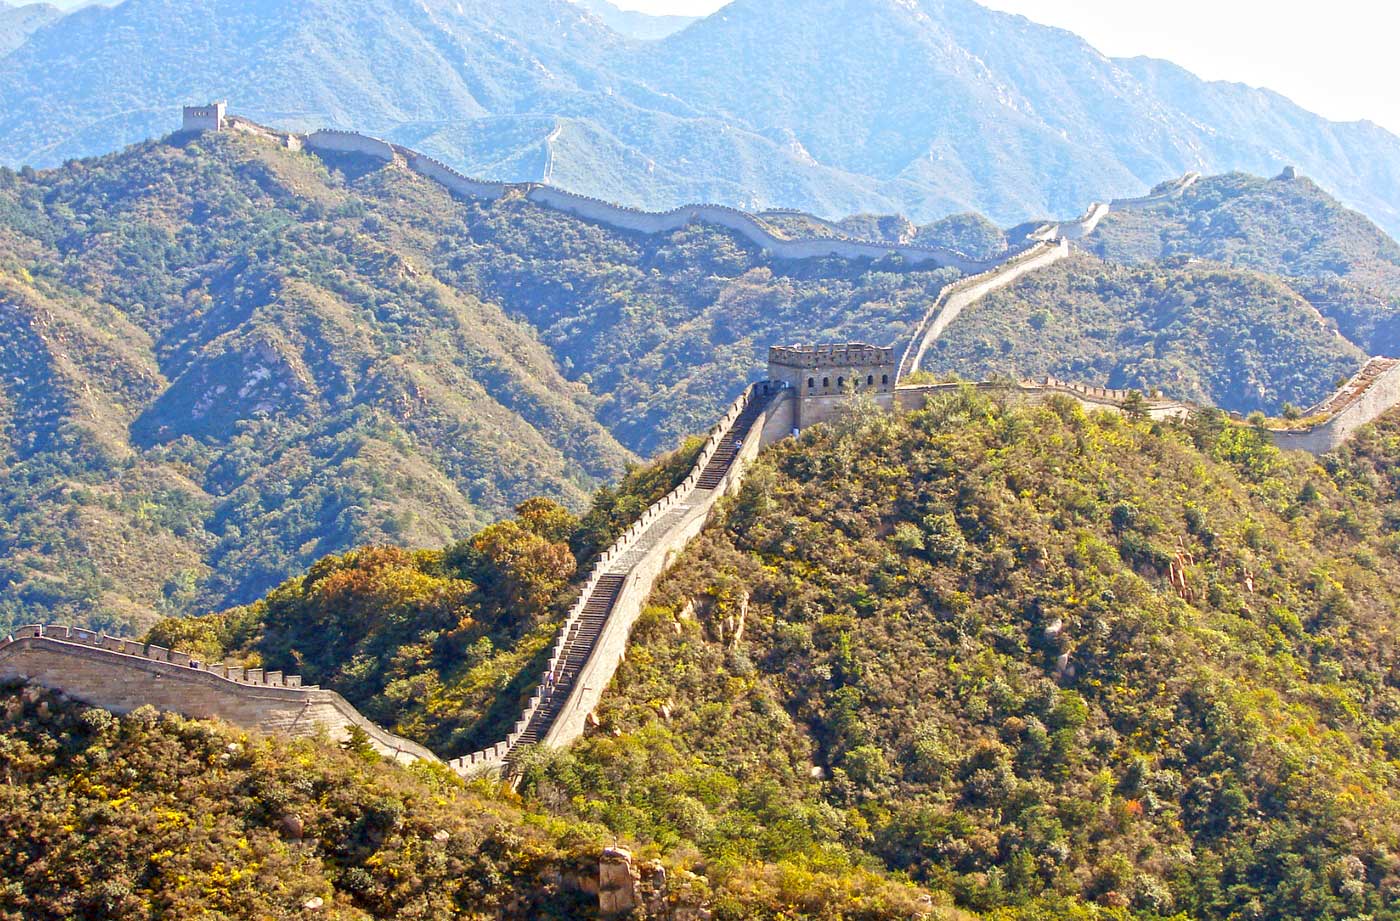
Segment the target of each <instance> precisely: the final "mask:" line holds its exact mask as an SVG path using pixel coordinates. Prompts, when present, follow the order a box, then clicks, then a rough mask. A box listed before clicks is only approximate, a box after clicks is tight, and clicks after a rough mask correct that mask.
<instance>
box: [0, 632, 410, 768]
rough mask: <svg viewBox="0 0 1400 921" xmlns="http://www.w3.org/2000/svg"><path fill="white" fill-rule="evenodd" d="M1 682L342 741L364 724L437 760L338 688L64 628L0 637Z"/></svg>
mask: <svg viewBox="0 0 1400 921" xmlns="http://www.w3.org/2000/svg"><path fill="white" fill-rule="evenodd" d="M0 681H20V682H25V683H30V684H36V685H39V686H41V687H46V688H49V689H50V690H54V691H61V692H62V693H64V694H66V695H68V696H69V697H72V698H73V699H75V700H79V701H82V702H83V703H86V704H89V705H90V706H94V707H101V708H103V709H105V710H111V711H112V712H114V713H129V712H131V711H132V710H135V709H136V708H138V707H142V706H147V705H149V706H152V707H155V708H156V709H157V710H166V711H170V712H173V713H179V714H182V715H184V716H188V717H191V718H193V719H216V718H217V719H222V720H224V721H226V722H228V723H232V724H233V725H235V726H238V727H240V728H243V729H249V730H254V731H258V732H276V733H282V734H285V735H290V736H294V737H305V736H317V735H321V734H323V733H324V734H326V735H327V736H329V737H330V738H331V739H332V740H335V741H342V740H344V739H345V738H347V737H348V736H349V734H350V727H351V726H358V727H360V728H361V729H363V730H364V731H365V733H366V734H367V735H368V736H369V739H370V743H371V744H372V745H373V746H374V747H375V749H376V750H378V751H379V752H380V753H381V754H383V755H385V756H387V757H391V758H394V759H396V760H406V761H413V760H424V761H436V760H437V759H436V758H435V757H434V756H433V754H432V753H431V752H429V751H428V750H427V749H426V748H423V747H422V746H421V745H418V744H417V743H415V742H411V741H409V740H408V739H402V738H399V737H398V736H395V735H393V734H391V733H388V732H385V731H384V730H383V729H381V728H380V727H378V726H376V725H375V724H373V723H371V722H370V721H369V720H367V719H365V717H364V716H363V715H361V714H360V713H359V711H357V710H356V709H355V708H354V707H352V706H351V705H350V704H349V703H348V702H347V701H346V700H345V698H343V697H341V696H340V695H339V694H337V693H335V692H334V691H327V690H324V689H322V688H316V687H304V686H302V685H301V681H300V679H299V678H295V679H292V680H290V681H289V680H287V679H285V678H284V676H283V675H282V674H281V673H280V672H275V671H274V672H265V671H263V670H262V669H244V668H240V667H235V666H228V667H225V666H217V667H213V666H205V665H203V664H201V663H199V662H196V661H194V660H192V659H191V658H190V657H189V656H188V655H185V654H182V653H179V652H172V651H170V650H167V649H163V648H162V647H158V646H147V645H144V644H141V643H137V642H134V641H132V640H123V639H118V638H115V637H105V636H102V635H101V634H94V633H92V632H91V631H86V630H70V629H69V628H66V627H56V628H55V627H37V626H35V627H25V628H21V629H19V630H16V631H15V633H14V634H13V635H12V636H8V637H5V638H3V639H0Z"/></svg>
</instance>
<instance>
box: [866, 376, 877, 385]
mask: <svg viewBox="0 0 1400 921" xmlns="http://www.w3.org/2000/svg"><path fill="white" fill-rule="evenodd" d="M874 383H875V375H873V374H872V375H870V376H869V377H867V378H866V379H865V386H867V387H870V386H873V385H874Z"/></svg>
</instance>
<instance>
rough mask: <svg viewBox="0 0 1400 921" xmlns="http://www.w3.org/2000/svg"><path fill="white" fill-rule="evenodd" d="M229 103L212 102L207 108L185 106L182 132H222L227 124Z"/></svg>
mask: <svg viewBox="0 0 1400 921" xmlns="http://www.w3.org/2000/svg"><path fill="white" fill-rule="evenodd" d="M227 115H228V103H226V102H211V103H209V105H207V106H185V121H184V125H183V127H182V128H181V130H182V131H192V132H199V131H222V130H224V125H225V124H226V123H227V122H226V119H227Z"/></svg>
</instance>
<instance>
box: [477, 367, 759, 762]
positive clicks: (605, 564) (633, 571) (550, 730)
mask: <svg viewBox="0 0 1400 921" xmlns="http://www.w3.org/2000/svg"><path fill="white" fill-rule="evenodd" d="M784 396H786V394H784V393H783V392H782V390H781V388H780V387H779V386H778V385H776V384H772V383H770V382H767V381H765V382H762V383H758V384H753V385H751V386H749V387H748V388H746V389H745V391H744V392H743V394H741V395H740V396H739V398H738V399H737V400H735V401H734V402H733V403H732V404H731V405H730V407H729V409H728V411H727V412H726V413H725V414H724V416H723V418H721V419H720V421H719V422H718V423H717V424H716V425H715V426H714V427H713V428H711V429H710V434H709V437H708V438H707V439H706V441H705V446H704V447H703V448H702V449H701V451H700V455H699V456H698V457H697V459H696V462H695V465H694V466H693V467H692V468H691V472H690V474H689V475H688V476H687V477H686V478H685V481H684V482H682V483H681V484H680V485H679V486H677V487H676V488H675V489H674V490H672V491H671V492H670V493H669V494H667V495H666V496H665V497H663V498H662V499H660V500H659V501H657V502H656V503H654V504H653V505H652V506H651V507H650V508H648V509H647V510H646V511H645V512H643V513H642V515H641V517H640V518H638V519H637V520H636V521H635V522H633V524H632V525H631V527H629V528H628V529H627V530H626V531H625V532H623V534H622V536H621V537H619V538H618V539H617V541H616V542H615V543H614V544H613V545H612V546H611V547H609V548H608V549H607V550H606V551H605V552H604V553H603V554H601V555H600V556H599V557H598V559H597V561H596V562H595V563H594V566H593V569H592V571H591V572H590V573H589V577H588V580H587V581H586V582H585V583H584V586H583V591H582V592H581V593H580V594H579V598H578V601H577V602H575V603H574V606H573V608H572V609H570V611H569V615H568V617H567V618H565V621H564V624H563V626H562V627H560V630H559V634H558V637H557V638H556V640H555V643H554V647H553V649H552V650H551V652H550V658H549V664H548V665H547V666H546V668H545V672H544V674H543V675H542V676H541V679H540V683H539V685H538V686H537V687H536V688H535V692H534V694H533V695H532V696H531V697H530V700H529V702H528V704H527V705H526V708H525V711H524V712H523V713H522V714H521V715H520V719H519V720H517V721H516V723H515V727H514V728H513V729H512V730H511V732H510V733H509V734H508V735H507V736H506V738H505V739H503V740H502V741H500V742H498V743H496V744H495V745H493V746H491V747H489V748H486V749H483V750H481V751H478V752H473V753H472V754H470V755H466V756H464V757H462V758H458V759H456V760H454V761H452V762H451V766H452V768H453V769H454V770H456V771H458V772H459V773H462V774H473V773H481V772H486V771H498V770H501V769H502V768H503V767H505V765H506V762H507V760H508V759H509V757H510V756H511V755H512V754H513V753H514V752H515V750H516V748H517V746H518V745H520V740H521V737H522V736H523V735H524V734H525V732H526V729H527V728H528V727H529V726H530V724H531V721H532V720H534V719H535V717H536V714H537V713H538V712H539V711H540V710H541V708H543V707H546V706H548V705H549V704H550V702H551V700H552V699H553V698H555V697H556V696H559V697H562V700H559V701H558V703H559V707H558V710H557V713H556V714H555V715H554V717H553V719H552V721H551V723H550V725H549V726H548V727H547V729H546V731H545V732H544V733H543V734H542V735H541V738H540V741H541V742H542V743H544V744H546V745H549V746H553V747H559V746H564V745H568V744H570V743H572V742H573V741H574V740H576V739H578V738H579V737H580V736H581V735H583V731H584V728H585V725H586V721H587V718H588V714H589V713H591V712H592V711H593V709H594V707H596V706H597V704H598V701H599V700H600V699H601V698H602V694H603V692H604V691H605V690H606V689H607V686H608V683H609V682H610V681H611V680H612V676H613V674H614V673H615V672H616V671H617V667H618V665H619V664H621V662H622V658H623V655H624V654H625V652H626V646H627V639H628V637H629V636H630V635H631V632H632V627H633V625H634V624H635V623H636V619H637V617H638V616H639V615H640V614H641V607H642V604H643V603H644V602H645V600H646V597H647V596H648V595H649V594H650V593H651V588H652V585H653V584H655V581H656V578H657V577H658V576H660V575H661V573H662V572H664V571H665V570H666V567H667V566H669V565H670V563H671V561H672V560H673V559H674V558H675V556H676V554H678V553H679V552H680V551H681V550H682V549H684V547H685V546H686V544H688V543H689V542H690V541H691V540H692V539H694V538H695V536H696V535H697V534H699V533H700V531H701V529H703V528H704V526H705V522H706V521H708V520H709V517H710V514H711V513H712V512H713V511H714V507H715V505H716V503H717V502H718V501H719V499H720V498H721V497H722V496H723V495H724V494H725V493H726V492H728V491H729V490H730V489H732V488H734V486H736V485H737V484H738V483H739V482H740V480H741V479H742V477H743V471H744V469H745V468H746V467H747V465H748V464H749V463H751V462H752V460H753V458H754V457H756V456H757V453H758V450H759V448H760V447H761V445H762V441H763V438H762V434H761V433H763V432H764V431H765V429H766V428H767V413H768V412H771V408H772V406H773V405H776V403H777V402H778V401H781V399H782V398H783V397H784ZM756 401H764V405H763V412H761V413H760V415H759V419H758V420H757V421H756V422H755V423H754V426H753V428H754V429H756V430H757V431H758V432H759V433H760V437H751V438H748V439H746V440H745V443H744V446H743V449H742V450H741V451H739V452H738V454H737V456H735V457H734V459H733V460H732V461H731V462H730V465H729V469H728V470H727V471H726V472H725V475H724V477H723V478H722V479H721V481H720V483H719V484H718V485H717V486H715V487H712V488H706V487H703V486H702V484H701V476H702V473H703V472H704V471H705V470H706V468H708V467H709V466H710V464H711V461H712V460H714V458H715V457H716V455H717V454H718V453H719V452H720V450H721V448H722V447H723V445H724V442H725V439H727V438H730V437H731V432H732V431H733V429H734V426H735V424H736V423H737V422H738V421H739V419H740V417H741V416H743V415H744V412H745V410H747V409H749V407H750V406H751V405H754V404H755V402H756ZM770 401H771V402H770ZM608 575H625V580H624V582H623V586H622V590H621V592H620V593H619V594H618V596H617V598H616V600H615V601H613V603H612V606H611V608H610V609H609V611H608V616H607V620H606V621H605V623H604V624H603V627H602V631H601V633H600V634H599V636H598V637H597V638H596V640H594V641H593V646H592V648H591V649H590V650H589V651H588V658H587V660H586V661H585V662H584V664H583V667H582V668H581V669H580V671H579V672H578V674H577V675H576V676H575V677H574V678H573V679H572V680H571V681H568V682H567V683H566V682H565V681H564V680H563V675H564V674H565V665H566V661H567V657H566V649H567V647H568V644H569V641H570V639H571V638H572V637H573V636H574V634H575V631H576V630H577V629H578V628H579V625H580V622H581V620H582V619H583V618H584V612H585V609H586V608H587V607H588V604H589V601H590V599H591V598H592V596H593V593H594V592H595V591H597V590H598V587H599V584H600V582H601V581H602V580H603V579H604V577H606V576H608Z"/></svg>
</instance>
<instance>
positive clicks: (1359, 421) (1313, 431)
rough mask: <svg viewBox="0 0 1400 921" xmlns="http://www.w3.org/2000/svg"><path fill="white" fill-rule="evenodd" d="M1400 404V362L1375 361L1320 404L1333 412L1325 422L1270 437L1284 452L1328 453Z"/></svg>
mask: <svg viewBox="0 0 1400 921" xmlns="http://www.w3.org/2000/svg"><path fill="white" fill-rule="evenodd" d="M1377 364H1380V365H1381V368H1380V369H1379V370H1378V371H1377V373H1376V374H1375V376H1374V377H1373V378H1371V379H1369V380H1366V381H1365V384H1364V386H1360V387H1358V386H1357V384H1356V382H1357V381H1358V379H1362V378H1364V377H1365V375H1366V374H1367V371H1368V369H1372V368H1374V367H1375V366H1376V365H1377ZM1397 403H1400V361H1394V360H1392V359H1372V360H1371V361H1370V362H1368V363H1367V366H1366V367H1364V368H1362V369H1361V371H1360V372H1358V374H1357V375H1356V377H1354V378H1352V380H1351V381H1348V382H1347V383H1346V384H1345V385H1343V386H1342V388H1341V389H1340V390H1339V391H1338V392H1337V394H1334V395H1333V396H1332V397H1329V398H1328V399H1327V400H1324V401H1323V402H1322V403H1321V404H1320V406H1322V407H1326V408H1329V409H1330V416H1329V417H1328V418H1327V420H1326V421H1325V422H1321V423H1319V424H1317V425H1314V426H1312V427H1311V428H1307V429H1299V430H1291V431H1284V430H1277V431H1271V432H1270V433H1269V434H1270V437H1272V438H1273V441H1274V444H1275V445H1277V446H1278V447H1280V448H1282V449H1284V450H1294V451H1307V452H1308V453H1309V454H1326V453H1328V452H1329V451H1335V450H1337V448H1339V447H1340V446H1341V445H1342V443H1343V442H1345V441H1346V440H1347V439H1348V438H1350V437H1351V436H1352V435H1354V434H1355V433H1356V430H1357V429H1359V428H1361V427H1362V426H1363V425H1366V424H1368V423H1370V422H1374V421H1375V420H1376V418H1377V417H1379V416H1380V415H1381V414H1382V413H1384V412H1386V411H1387V410H1389V409H1390V408H1391V407H1393V406H1395V405H1396V404H1397Z"/></svg>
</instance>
